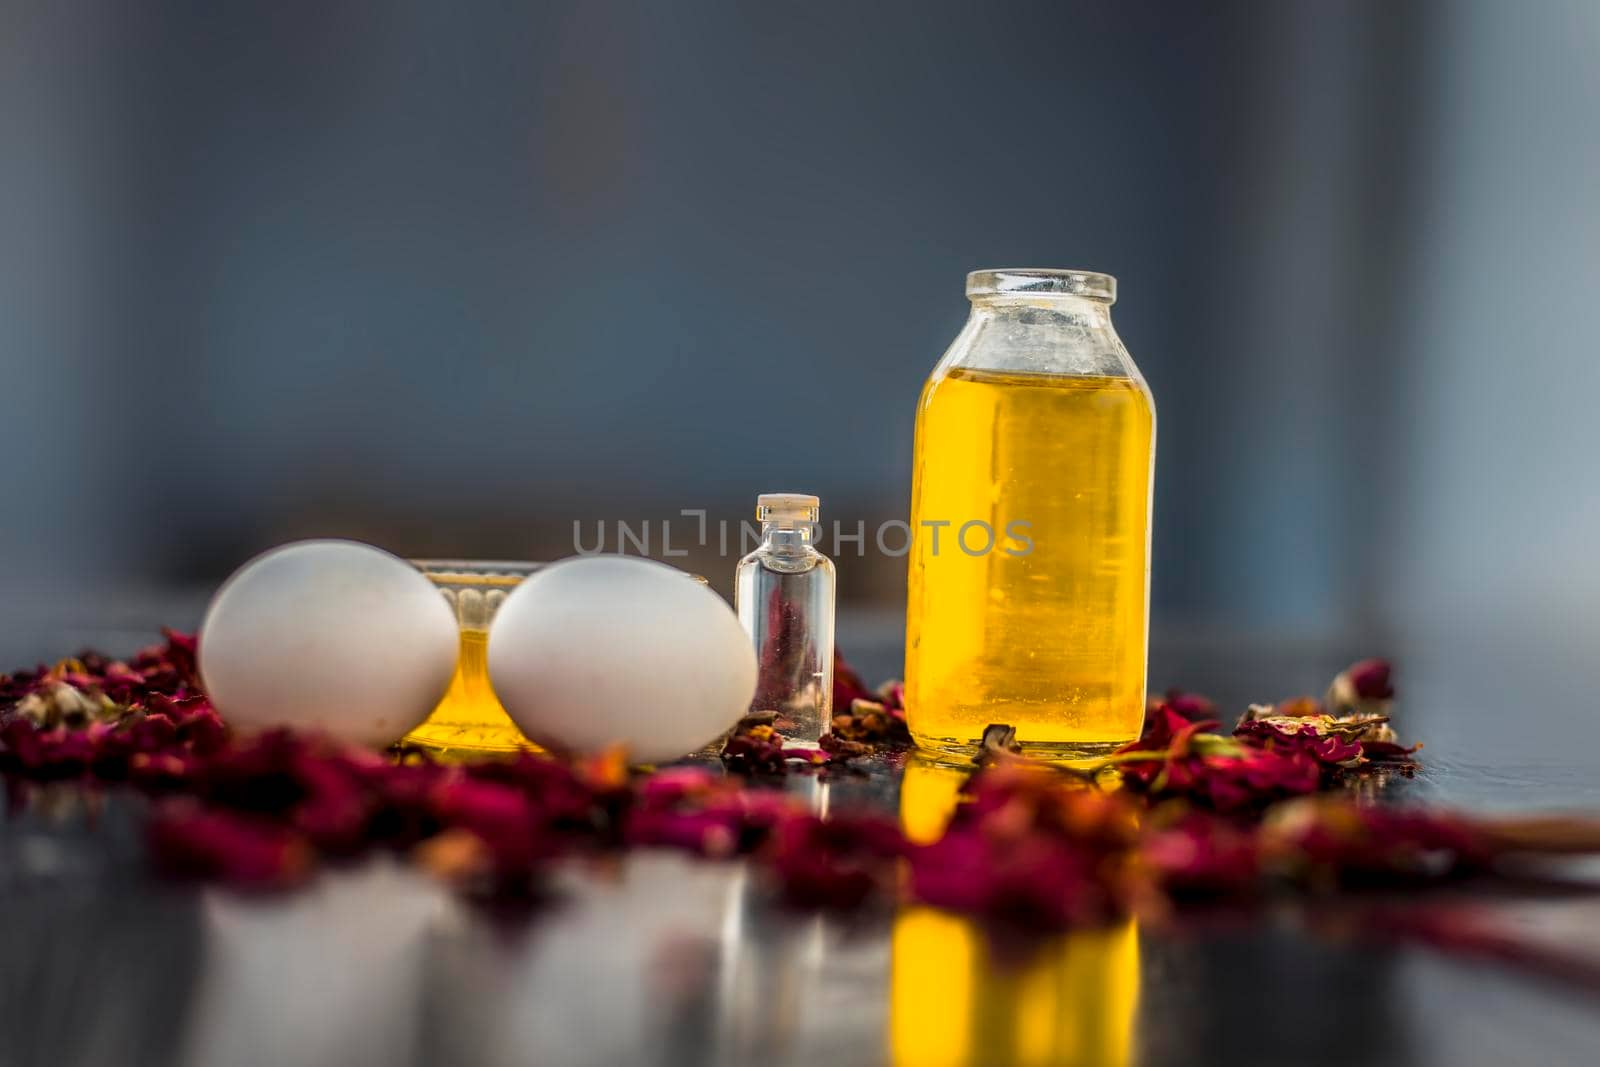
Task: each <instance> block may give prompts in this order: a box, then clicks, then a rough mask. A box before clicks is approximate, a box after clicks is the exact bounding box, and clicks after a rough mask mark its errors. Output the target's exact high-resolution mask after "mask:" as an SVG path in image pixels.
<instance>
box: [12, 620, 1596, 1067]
mask: <svg viewBox="0 0 1600 1067" xmlns="http://www.w3.org/2000/svg"><path fill="white" fill-rule="evenodd" d="M1228 648H1229V646H1227V645H1226V644H1225V643H1224V644H1210V645H1201V644H1196V645H1193V646H1174V647H1169V648H1166V649H1164V650H1162V649H1160V647H1159V646H1158V659H1157V663H1158V665H1160V669H1159V670H1158V679H1157V680H1158V681H1161V680H1164V678H1166V677H1170V678H1174V679H1176V678H1179V677H1181V678H1182V679H1183V680H1184V681H1185V683H1186V684H1189V685H1192V686H1194V687H1195V688H1207V689H1210V690H1211V691H1213V692H1214V693H1216V694H1217V695H1218V696H1219V697H1221V698H1222V699H1223V700H1224V703H1225V704H1228V705H1232V704H1236V703H1240V702H1242V701H1243V700H1244V699H1247V698H1248V697H1249V696H1252V695H1253V696H1258V697H1270V696H1281V695H1285V694H1288V693H1292V692H1297V691H1301V690H1307V689H1314V688H1315V687H1316V685H1317V684H1319V683H1318V682H1315V681H1314V679H1324V678H1325V676H1326V675H1327V674H1330V673H1331V672H1332V670H1333V669H1334V668H1336V667H1337V666H1338V665H1339V662H1340V660H1341V659H1342V658H1348V656H1347V653H1348V654H1354V653H1355V652H1359V651H1362V650H1359V649H1356V650H1344V649H1328V648H1320V647H1319V648H1312V649H1300V650H1295V649H1287V650H1286V649H1283V648H1278V649H1271V648H1267V647H1265V646H1262V645H1260V644H1251V643H1248V642H1245V643H1240V644H1238V645H1235V646H1232V651H1231V652H1230V651H1228ZM856 652H857V654H856V655H855V657H854V658H855V659H857V660H858V661H860V662H861V663H862V665H863V668H864V669H865V670H866V671H867V672H868V673H869V674H873V675H879V674H884V673H888V672H889V671H891V670H892V669H893V660H894V658H895V650H894V649H893V647H892V645H891V644H889V643H887V642H885V643H884V644H883V645H882V646H881V647H880V646H870V647H861V648H858V649H857V650H856ZM1229 656H1232V657H1233V663H1234V664H1235V666H1232V667H1230V666H1229V659H1228V657H1229ZM1451 662H1452V663H1453V664H1454V665H1455V666H1454V667H1453V668H1452V670H1450V671H1443V670H1439V671H1434V672H1433V673H1430V669H1429V668H1427V667H1426V666H1425V664H1426V657H1425V656H1422V655H1421V654H1420V653H1419V657H1418V660H1417V663H1418V664H1419V666H1415V667H1408V668H1407V673H1406V675H1404V676H1403V677H1404V678H1405V679H1406V681H1407V682H1409V683H1410V686H1411V688H1410V689H1408V690H1406V692H1405V693H1404V694H1403V695H1405V696H1406V697H1407V699H1406V701H1405V703H1404V704H1403V705H1402V708H1403V713H1404V714H1405V715H1406V717H1407V718H1406V720H1405V724H1404V732H1406V733H1407V734H1415V735H1417V736H1422V737H1424V738H1426V739H1427V741H1428V748H1427V749H1425V750H1424V755H1425V756H1427V757H1428V766H1427V769H1426V770H1425V771H1424V773H1423V774H1422V775H1420V776H1419V777H1418V778H1417V779H1416V780H1414V781H1409V782H1400V783H1397V784H1396V785H1395V786H1394V787H1393V790H1394V792H1393V795H1394V796H1395V798H1396V799H1397V800H1400V801H1404V802H1410V801H1413V800H1415V801H1438V802H1445V801H1448V802H1450V803H1463V804H1472V805H1475V806H1479V807H1514V806H1520V807H1549V806H1574V805H1589V806H1600V796H1597V795H1596V794H1597V788H1600V787H1597V786H1596V783H1595V780H1594V776H1593V775H1592V774H1591V773H1590V771H1591V768H1593V767H1594V766H1596V763H1597V761H1596V760H1595V758H1594V757H1593V756H1592V755H1591V754H1590V753H1591V752H1592V751H1593V750H1592V749H1591V748H1589V747H1587V739H1588V735H1589V734H1592V733H1593V731H1594V727H1593V726H1592V725H1589V724H1588V723H1587V722H1586V721H1585V718H1584V716H1583V715H1582V714H1579V713H1577V712H1574V714H1573V716H1572V717H1571V718H1570V719H1568V720H1563V725H1561V729H1560V731H1559V733H1560V736H1561V737H1563V738H1566V739H1567V742H1566V743H1562V744H1548V743H1547V744H1539V743H1537V742H1536V741H1534V740H1531V739H1529V737H1528V736H1527V731H1525V730H1522V729H1519V728H1517V727H1516V725H1515V724H1514V722H1513V721H1512V717H1511V716H1509V715H1507V716H1498V715H1490V714H1488V713H1486V712H1484V711H1482V710H1479V709H1481V707H1482V706H1483V705H1482V704H1479V705H1474V704H1473V703H1472V700H1473V699H1474V694H1476V699H1478V700H1480V701H1484V700H1488V699H1491V698H1492V697H1493V695H1494V694H1495V693H1501V694H1507V693H1512V692H1520V691H1518V690H1516V689H1515V685H1514V679H1508V678H1504V677H1501V678H1500V679H1499V680H1498V681H1497V682H1494V683H1491V682H1490V681H1489V680H1488V679H1487V677H1486V678H1483V679H1479V680H1478V681H1474V680H1473V679H1472V678H1471V677H1470V669H1469V667H1470V664H1469V663H1468V662H1467V661H1466V660H1463V659H1462V658H1459V657H1457V658H1455V659H1453V660H1451ZM1240 663H1243V664H1244V665H1243V666H1239V665H1238V664H1240ZM1499 669H1500V671H1501V672H1502V673H1504V672H1505V670H1506V669H1507V668H1506V667H1505V665H1503V664H1501V665H1500V668H1499ZM1483 670H1484V673H1485V675H1492V674H1493V673H1494V671H1493V670H1492V669H1491V665H1490V664H1485V665H1484V668H1483ZM1562 677H1565V678H1569V679H1570V676H1566V675H1564V676H1562ZM1243 679H1254V680H1256V681H1257V682H1258V683H1259V684H1257V685H1256V686H1255V688H1254V690H1253V692H1250V693H1245V692H1240V691H1239V690H1242V689H1243V686H1242V684H1241V680H1243ZM1430 688H1431V689H1433V690H1434V695H1429V690H1430ZM1418 690H1420V692H1418ZM1452 694H1454V696H1452ZM1486 694H1487V695H1486ZM1412 724H1415V725H1412ZM1555 735H1556V731H1554V729H1553V727H1552V730H1551V731H1550V732H1549V733H1548V734H1547V736H1555ZM957 784H959V775H957V774H954V773H951V772H949V771H946V770H943V769H941V768H938V767H936V766H933V765H931V764H928V763H925V762H921V761H917V760H914V759H913V760H910V761H904V760H894V761H887V762H880V763H875V764H872V765H870V766H868V767H867V768H865V770H864V772H863V773H861V774H859V775H846V776H841V777H838V778H835V779H832V780H828V781H819V780H817V779H812V778H798V777H797V778H791V779H789V780H788V781H786V782H785V783H784V784H783V786H782V787H783V788H788V789H791V790H794V791H796V792H798V793H800V794H802V795H805V796H807V797H809V798H810V799H811V800H812V801H813V802H814V803H816V804H817V805H818V806H819V807H825V808H827V809H828V810H840V809H841V808H844V807H854V806H860V805H875V806H879V807H881V808H883V809H886V810H894V811H898V812H900V813H901V815H902V818H903V819H904V822H905V825H906V827H907V829H908V831H909V832H910V833H911V834H913V835H914V836H918V835H926V834H930V833H937V832H938V825H939V822H940V820H941V818H942V812H943V810H944V809H945V807H946V805H947V803H948V799H949V798H950V797H951V796H953V793H954V789H955V787H956V785H957ZM142 806H143V802H142V801H141V800H140V799H139V798H137V797H135V796H132V795H130V794H126V793H123V792H120V791H110V792H107V793H103V794H101V793H96V792H93V791H86V790H83V789H81V788H78V787H54V788H50V789H40V790H34V791H32V795H31V796H30V798H29V799H28V802H27V803H26V804H25V805H24V804H22V803H20V801H19V799H18V797H16V796H15V795H14V796H12V798H11V799H10V801H9V802H8V808H7V811H8V815H7V817H6V818H5V820H4V821H3V823H0V894H3V904H0V1012H3V1019H4V1031H3V1037H0V1064H4V1065H6V1067H11V1065H14V1064H15V1065H32V1064H51V1065H61V1067H76V1065H90V1064H93V1065H98V1064H116V1065H129V1067H137V1065H142V1064H183V1065H211V1064H227V1065H234V1064H240V1065H250V1064H263V1065H267V1064H271V1065H292V1064H322V1063H332V1064H350V1065H360V1064H383V1065H406V1064H422V1063H442V1064H466V1063H486V1064H507V1065H509V1064H526V1063H540V1064H596V1065H601V1064H621V1063H627V1064H685V1065H691V1064H693V1065H699V1064H743V1063H761V1064H764V1065H780V1064H819V1063H825V1064H875V1063H898V1064H917V1065H921V1064H929V1065H940V1064H964V1063H975V1064H1009V1063H1029V1064H1031V1063H1078V1064H1120V1063H1141V1064H1189V1063H1230V1064H1256V1063H1259V1064H1283V1063H1298V1064H1320V1063H1328V1064H1347V1063H1379V1064H1388V1063H1394V1064H1463V1063H1465V1064H1478V1063H1483V1064H1501V1063H1534V1062H1537V1063H1592V1062H1595V1059H1596V1052H1597V1051H1600V1010H1597V1009H1600V997H1597V996H1596V993H1595V990H1596V989H1600V979H1597V977H1596V976H1597V975H1600V898H1594V899H1591V898H1590V897H1589V895H1588V894H1587V893H1586V892H1579V893H1558V894H1551V893H1549V892H1540V893H1538V894H1533V893H1531V892H1530V893H1527V894H1515V893H1513V894H1507V895H1502V896H1497V897H1495V898H1493V899H1482V898H1470V899H1471V900H1472V906H1474V907H1478V908H1481V909H1483V914H1485V915H1488V916H1490V917H1492V918H1493V919H1494V921H1495V922H1496V923H1497V924H1498V925H1497V927H1496V928H1497V929H1500V930H1503V931H1509V932H1511V933H1512V934H1514V935H1515V936H1516V937H1517V938H1519V939H1520V940H1519V941H1518V944H1519V945H1521V946H1524V947H1526V948H1529V949H1530V951H1526V952H1519V953H1518V954H1519V955H1521V956H1524V957H1526V959H1525V960H1524V961H1523V963H1521V964H1517V963H1513V962H1508V961H1506V960H1505V959H1500V960H1490V959H1487V958H1484V957H1481V956H1467V955H1461V954H1453V953H1447V952H1444V951H1441V950H1439V949H1437V948H1427V947H1422V946H1420V945H1416V944H1409V943H1403V942H1401V941H1399V940H1396V939H1394V938H1392V937H1389V938H1362V937H1353V936H1351V935H1350V934H1349V932H1348V928H1349V927H1351V926H1352V925H1354V924H1357V923H1358V922H1359V919H1360V915H1359V908H1361V907H1364V906H1366V902H1359V901H1358V902H1356V904H1355V905H1345V904H1339V903H1337V902H1333V901H1322V902H1312V903H1311V904H1309V905H1304V906H1294V907H1289V906H1274V907H1273V908H1271V909H1269V910H1265V911H1259V912H1255V913H1251V914H1244V915H1241V914H1233V915H1227V914H1221V915H1216V914H1213V915H1188V916H1184V917H1182V918H1180V919H1175V920H1173V921H1171V922H1165V923H1160V924H1151V923H1144V924H1142V925H1138V926H1136V925H1134V924H1128V925H1125V926H1121V927H1117V928H1113V929H1110V930H1096V931H1085V932H1081V933H1076V934H1073V935H1070V936H1066V937H1053V938H1038V939H1031V940H1030V939H1027V938H1018V937H1011V938H1004V939H998V940H997V939H995V938H993V937H991V936H989V935H988V934H986V933H984V932H983V931H981V930H979V929H977V928H975V927H974V926H973V925H972V924H970V923H967V922H965V921H963V920H960V919H956V918H953V917H951V916H948V915H944V914H941V913H938V912H935V911H931V910H928V909H905V910H902V911H900V912H898V913H896V912H893V911H890V910H887V909H884V910H875V911H868V912H866V913H863V914H860V915H854V916H849V917H837V916H818V915H806V914H794V913H790V912H787V911H784V910H783V909H781V908H779V907H776V906H775V905H774V904H773V902H772V901H771V899H770V898H769V896H768V894H767V893H766V891H765V887H764V886H763V885H762V884H761V883H760V881H759V878H758V877H757V876H756V875H755V874H754V872H752V871H751V870H749V869H748V868H747V867H746V866H745V865H743V864H741V863H736V862H728V863H703V862H697V861H694V860H691V859H688V858H685V857H682V856H679V855H676V854H672V853H655V852H642V853H637V854H632V855H629V856H626V857H621V858H618V859H616V860H615V861H614V862H612V861H608V862H604V863H592V862H589V863H582V864H579V863H574V864H570V865H568V866H566V867H564V868H562V869H561V870H560V871H559V872H558V873H557V875H556V876H555V878H554V880H553V885H552V891H553V892H552V900H551V903H550V904H549V905H548V906H546V907H543V908H541V909H540V910H538V911H536V912H533V913H526V914H519V915H496V914H489V913H486V912H485V911H483V910H481V909H478V908H475V907H472V906H469V905H466V904H464V903H462V902H461V901H459V900H457V899H456V898H455V897H453V896H452V895H451V894H450V893H448V892H446V891H444V890H443V889H441V888H439V887H437V886H435V885H434V884H432V883H431V882H429V881H427V880H426V879H424V878H422V877H419V876H418V875H416V874H414V873H413V872H412V871H410V870H409V869H407V868H405V867H404V866H402V865H399V864H397V863H395V862H394V861H392V860H388V859H382V860H373V861H371V862H367V863H364V864H361V865H359V866H355V867H351V868H346V869H335V870H330V871H327V872H325V873H324V874H323V875H322V876H321V877H320V878H319V879H318V880H317V881H316V882H315V883H314V884H313V885H312V886H311V887H310V888H308V889H306V890H304V891H302V892H299V893H295V894H292V895H287V896H279V897H267V898H252V897H248V896H241V895H239V894H236V893H233V892H229V891H225V890H221V889H216V888H208V887H183V886H172V885H166V884H162V883H160V882H157V881H154V880H152V879H151V878H150V877H149V876H148V874H147V872H146V870H145V867H144V860H143V855H142V850H141V846H140V840H139V828H140V818H141V811H142ZM1590 870H1592V868H1588V867H1586V866H1585V865H1578V866H1576V867H1573V868H1571V871H1572V873H1574V874H1575V875H1576V876H1579V877H1581V876H1583V875H1584V874H1585V873H1588V871H1590ZM1418 899H1420V898H1417V897H1415V896H1413V897H1412V898H1410V899H1408V900H1402V901H1399V903H1402V904H1405V903H1416V902H1417V900H1418ZM1466 899H1469V898H1465V897H1464V896H1463V895H1462V894H1459V893H1457V894H1452V895H1449V896H1437V897H1432V898H1428V900H1429V901H1430V902H1432V903H1431V905H1430V906H1433V907H1435V909H1438V908H1446V907H1456V906H1461V905H1462V902H1463V901H1464V900H1466ZM1385 903H1392V902H1385ZM1352 908H1354V909H1356V911H1355V913H1354V914H1352ZM1341 928H1345V929H1344V930H1343V932H1338V931H1340V930H1341ZM1590 961H1593V962H1590Z"/></svg>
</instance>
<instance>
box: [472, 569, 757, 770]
mask: <svg viewBox="0 0 1600 1067" xmlns="http://www.w3.org/2000/svg"><path fill="white" fill-rule="evenodd" d="M489 679H490V682H491V684H492V685H493V686H494V691H495V695H496V696H498V697H499V698H500V703H501V704H502V705H504V707H505V709H506V711H507V712H509V713H510V715H511V717H512V719H514V720H515V721H516V724H517V725H518V726H519V727H521V728H522V731H523V733H525V734H527V735H528V737H530V738H532V739H533V740H534V741H538V742H540V743H542V744H546V745H550V746H553V747H556V748H563V749H567V750H569V751H574V752H596V751H600V750H602V749H604V748H607V747H608V746H611V745H617V744H621V745H625V746H626V747H627V750H628V753H629V756H630V758H632V759H634V760H635V761H638V762H641V763H660V762H663V761H666V760H671V759H676V758H678V757H679V756H682V755H684V754H686V753H688V752H691V751H693V750H694V749H696V748H699V747H700V746H701V745H704V744H705V743H707V742H708V741H711V740H713V739H715V738H716V737H717V735H718V734H720V733H722V732H723V731H724V730H726V729H728V728H729V727H730V726H732V725H733V724H734V723H735V722H737V721H738V720H739V717H740V716H742V715H743V714H744V713H745V712H746V711H747V710H748V709H749V706H750V699H751V697H753V696H754V695H755V688H756V656H755V649H754V648H753V647H752V646H751V644H750V638H749V637H748V636H747V635H746V634H745V632H744V628H743V627H741V626H740V625H739V619H738V616H736V615H735V614H734V612H733V609H732V608H731V607H729V606H728V604H727V602H726V601H724V600H723V599H722V598H721V597H719V596H718V595H717V594H716V593H714V592H712V591H711V590H710V589H707V588H706V587H705V586H703V585H701V584H700V583H699V582H696V581H694V580H693V579H692V578H691V577H690V576H689V575H687V574H685V573H684V572H683V571H680V570H677V569H675V568H673V567H669V566H667V565H665V564H662V563H656V562H654V561H652V560H646V559H640V558H637V557H626V556H587V557H582V558H575V559H569V560H563V561H561V562H560V563H556V564H553V565H551V566H549V567H546V568H545V569H543V570H541V571H540V572H539V573H537V574H535V575H533V576H532V577H531V578H529V579H528V580H527V581H525V582H523V583H522V584H521V585H519V586H518V587H517V588H516V589H515V590H513V591H512V593H511V595H510V596H508V597H507V598H506V600H505V603H504V604H502V605H501V606H500V610H499V611H498V612H497V613H496V614H495V617H494V622H493V624H492V625H491V626H490V629H489Z"/></svg>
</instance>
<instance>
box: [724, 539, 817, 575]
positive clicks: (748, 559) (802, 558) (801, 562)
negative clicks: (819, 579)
mask: <svg viewBox="0 0 1600 1067" xmlns="http://www.w3.org/2000/svg"><path fill="white" fill-rule="evenodd" d="M758 567H759V568H761V569H762V570H767V571H772V572H773V573H775V574H805V573H807V572H809V571H818V572H820V573H821V574H825V575H832V574H833V560H831V559H829V558H828V557H827V556H824V555H823V554H822V553H821V552H818V551H817V550H816V549H815V548H812V547H811V546H810V545H806V546H805V547H804V548H800V549H785V550H783V551H773V550H771V549H769V548H767V547H766V546H765V545H762V546H760V547H758V548H757V549H756V550H755V551H754V552H751V553H750V554H749V555H747V556H745V557H744V558H743V559H741V560H740V561H739V567H738V573H740V574H743V573H745V572H746V571H749V570H752V569H754V568H758Z"/></svg>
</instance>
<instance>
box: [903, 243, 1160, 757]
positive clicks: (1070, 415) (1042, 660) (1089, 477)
mask: <svg viewBox="0 0 1600 1067" xmlns="http://www.w3.org/2000/svg"><path fill="white" fill-rule="evenodd" d="M967 296H968V297H969V298H970V299H971V301H972V315H971V317H970V318H969V319H968V320H967V325H966V328H965V329H963V330H962V332H961V335H960V336H959V337H957V338H956V340H955V343H954V344H952V345H951V346H950V350H949V351H948V352H947V353H945V356H944V358H943V359H942V360H941V361H940V362H939V364H938V366H936V367H935V368H934V370H933V373H932V375H931V376H930V377H929V379H928V383H927V385H926V386H925V387H924V389H923V391H922V399H921V402H920V403H919V405H918V409H917V434H916V448H915V456H914V459H913V471H912V498H911V513H912V514H911V521H912V535H913V538H912V546H911V559H910V573H909V595H908V599H907V610H906V673H905V678H906V716H907V722H908V725H909V726H910V728H911V733H912V736H913V737H915V738H916V740H917V743H918V744H919V745H921V746H923V747H925V748H941V749H947V750H950V751H971V750H972V749H973V748H974V747H975V746H976V745H977V744H978V742H979V739H980V738H981V737H982V736H983V730H984V727H985V726H988V725H990V724H992V723H1006V724H1009V725H1011V726H1014V727H1016V731H1017V734H1016V736H1017V741H1018V742H1019V743H1020V744H1021V745H1022V746H1023V748H1024V749H1034V750H1037V751H1039V752H1040V753H1042V754H1044V755H1046V756H1063V757H1069V758H1070V757H1075V756H1093V755H1099V754H1103V753H1105V752H1107V751H1110V750H1111V749H1113V748H1115V747H1117V746H1118V745H1121V744H1123V743H1125V742H1127V741H1129V740H1132V739H1133V738H1135V737H1137V736H1138V735H1139V726H1140V723H1141V721H1142V719H1143V716H1144V686H1145V641H1146V634H1147V625H1146V613H1147V610H1148V606H1149V597H1148V586H1149V577H1150V568H1149V544H1150V487H1151V474H1152V471H1153V460H1154V456H1155V406H1154V403H1153V401H1152V400H1151V397H1150V390H1149V389H1148V388H1147V387H1146V386H1145V383H1144V379H1143V378H1142V377H1141V376H1140V374H1139V370H1138V368H1136V367H1135V366H1134V365H1133V360H1132V359H1131V358H1129V356H1128V350H1127V349H1126V348H1125V347H1123V344H1122V342H1121V340H1120V339H1119V338H1118V337H1117V333H1116V330H1115V329H1113V327H1112V325H1111V304H1112V301H1113V300H1114V299H1115V297H1116V281H1115V279H1113V278H1111V277H1109V276H1107V275H1104V274H1091V273H1087V272H1083V271H1059V270H1015V271H1012V270H1000V271H978V272H975V273H973V274H970V275H968V276H967Z"/></svg>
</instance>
